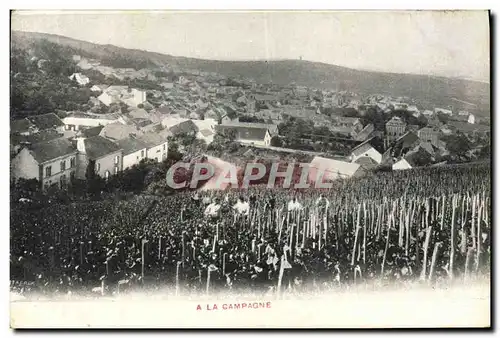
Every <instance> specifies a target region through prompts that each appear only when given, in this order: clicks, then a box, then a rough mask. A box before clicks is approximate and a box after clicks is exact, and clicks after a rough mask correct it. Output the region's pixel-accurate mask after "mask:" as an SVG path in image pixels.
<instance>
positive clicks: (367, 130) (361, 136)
mask: <svg viewBox="0 0 500 338" xmlns="http://www.w3.org/2000/svg"><path fill="white" fill-rule="evenodd" d="M374 131H375V126H374V125H373V124H371V123H370V124H367V125H366V126H365V127H364V128H363V129H362V130H361V131H360V132H359V133H357V134H356V135H354V139H355V140H358V141H365V140H367V139H368V138H369V137H370V135H371V134H372V133H373V132H374Z"/></svg>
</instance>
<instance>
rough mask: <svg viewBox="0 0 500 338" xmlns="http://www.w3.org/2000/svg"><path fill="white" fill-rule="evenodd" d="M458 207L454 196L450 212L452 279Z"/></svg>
mask: <svg viewBox="0 0 500 338" xmlns="http://www.w3.org/2000/svg"><path fill="white" fill-rule="evenodd" d="M457 206H458V201H457V197H456V195H454V196H453V200H452V211H451V230H450V231H451V239H450V264H449V277H450V279H453V263H454V259H455V214H456V208H457Z"/></svg>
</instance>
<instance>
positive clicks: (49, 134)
mask: <svg viewBox="0 0 500 338" xmlns="http://www.w3.org/2000/svg"><path fill="white" fill-rule="evenodd" d="M61 137H64V134H60V133H59V132H57V130H55V129H47V130H42V131H40V132H38V133H35V134H30V135H26V136H25V135H19V134H11V136H10V142H11V144H12V145H18V144H21V143H28V144H36V143H42V142H48V141H52V140H55V139H57V138H61Z"/></svg>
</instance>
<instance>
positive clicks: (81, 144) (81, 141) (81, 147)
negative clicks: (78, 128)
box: [76, 137, 85, 154]
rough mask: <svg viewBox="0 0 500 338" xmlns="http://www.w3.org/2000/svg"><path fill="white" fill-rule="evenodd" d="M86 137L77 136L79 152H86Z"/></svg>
mask: <svg viewBox="0 0 500 338" xmlns="http://www.w3.org/2000/svg"><path fill="white" fill-rule="evenodd" d="M84 141H85V138H84V137H78V138H76V150H78V152H80V153H82V154H85V142H84Z"/></svg>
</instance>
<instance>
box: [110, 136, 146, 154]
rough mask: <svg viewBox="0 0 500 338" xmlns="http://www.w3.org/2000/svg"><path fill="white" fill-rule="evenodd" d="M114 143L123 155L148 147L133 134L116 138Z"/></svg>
mask: <svg viewBox="0 0 500 338" xmlns="http://www.w3.org/2000/svg"><path fill="white" fill-rule="evenodd" d="M116 143H117V144H118V146H119V147H120V148H122V149H123V155H128V154H132V153H135V152H136V151H139V150H142V149H146V148H147V147H148V146H147V145H146V143H145V142H143V141H142V140H140V139H138V138H136V137H133V136H129V137H127V138H125V139H123V140H118V141H117V142H116Z"/></svg>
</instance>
